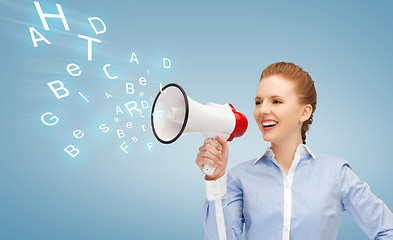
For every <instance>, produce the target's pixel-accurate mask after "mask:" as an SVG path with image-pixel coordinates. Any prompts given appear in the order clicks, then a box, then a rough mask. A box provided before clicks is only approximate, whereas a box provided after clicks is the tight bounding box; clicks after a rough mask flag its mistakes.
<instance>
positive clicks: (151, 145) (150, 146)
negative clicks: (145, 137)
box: [147, 142, 153, 151]
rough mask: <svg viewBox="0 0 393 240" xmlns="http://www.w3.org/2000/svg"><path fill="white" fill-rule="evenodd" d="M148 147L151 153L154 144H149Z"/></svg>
mask: <svg viewBox="0 0 393 240" xmlns="http://www.w3.org/2000/svg"><path fill="white" fill-rule="evenodd" d="M147 147H148V148H149V151H150V149H151V148H152V147H153V143H152V142H149V143H148V144H147Z"/></svg>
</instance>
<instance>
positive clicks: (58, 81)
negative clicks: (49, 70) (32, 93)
mask: <svg viewBox="0 0 393 240" xmlns="http://www.w3.org/2000/svg"><path fill="white" fill-rule="evenodd" d="M47 84H48V86H49V87H50V89H51V90H52V92H53V93H54V94H55V95H56V97H57V99H60V98H63V97H67V96H68V95H70V92H69V91H68V89H67V88H65V87H64V84H63V83H62V82H61V81H60V80H55V81H52V82H49V83H47ZM54 84H59V85H60V87H59V88H54V87H53V85H54ZM60 90H63V91H64V94H63V95H59V93H58V91H60Z"/></svg>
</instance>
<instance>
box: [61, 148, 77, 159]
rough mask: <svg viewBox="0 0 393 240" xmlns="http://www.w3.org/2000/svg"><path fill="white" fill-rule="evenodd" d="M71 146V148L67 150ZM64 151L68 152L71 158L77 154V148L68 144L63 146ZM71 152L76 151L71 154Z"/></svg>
mask: <svg viewBox="0 0 393 240" xmlns="http://www.w3.org/2000/svg"><path fill="white" fill-rule="evenodd" d="M70 148H71V150H69V149H70ZM64 151H65V152H66V153H68V154H69V155H70V156H71V157H72V158H74V157H75V156H76V155H78V154H79V149H77V148H75V147H74V145H68V146H67V147H66V148H64ZM72 152H76V153H75V154H73V153H72Z"/></svg>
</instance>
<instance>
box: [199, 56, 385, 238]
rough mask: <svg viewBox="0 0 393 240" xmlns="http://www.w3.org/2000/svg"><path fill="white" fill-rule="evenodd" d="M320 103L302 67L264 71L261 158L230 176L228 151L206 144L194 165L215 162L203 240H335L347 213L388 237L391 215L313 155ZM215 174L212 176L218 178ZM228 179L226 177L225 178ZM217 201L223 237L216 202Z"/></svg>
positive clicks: (329, 160)
mask: <svg viewBox="0 0 393 240" xmlns="http://www.w3.org/2000/svg"><path fill="white" fill-rule="evenodd" d="M316 104H317V93H316V90H315V86H314V81H313V80H312V79H311V77H310V75H309V74H308V73H307V72H305V71H303V69H302V68H300V67H299V66H297V65H295V64H293V63H285V62H278V63H274V64H271V65H269V66H268V67H267V68H266V69H265V70H264V71H263V72H262V76H261V79H260V83H259V86H258V89H257V93H256V97H255V110H254V118H255V120H256V122H257V124H258V126H259V129H260V131H261V133H262V135H263V139H264V140H265V141H268V142H270V143H271V146H270V147H269V148H268V149H267V150H266V152H265V153H264V154H263V155H262V157H260V158H257V159H254V160H252V161H247V162H244V163H242V164H240V165H238V166H236V167H234V168H232V169H230V170H229V171H228V173H226V171H225V169H226V166H227V163H228V152H229V148H228V145H227V142H226V140H225V139H223V138H218V141H219V144H218V143H217V142H214V141H212V140H211V139H206V140H205V143H204V145H203V146H201V147H200V149H199V153H198V156H197V159H196V162H197V165H198V166H202V165H203V163H207V162H209V161H214V162H215V163H216V164H217V165H218V167H217V168H216V172H217V173H219V174H213V176H215V177H205V185H206V197H207V200H206V202H205V211H204V212H205V218H204V219H205V221H204V227H205V239H225V237H222V236H225V235H226V236H227V237H228V239H239V238H240V236H241V234H242V232H243V225H245V229H246V238H247V239H283V240H289V239H336V238H337V232H338V229H339V225H340V221H341V216H342V214H343V212H344V211H348V212H349V213H350V214H351V215H352V217H353V218H354V219H355V221H356V222H357V223H358V225H359V226H360V227H361V228H362V230H363V231H364V232H365V233H366V234H367V236H368V237H369V238H370V239H392V238H393V214H392V212H391V211H390V210H389V208H388V207H387V206H386V205H385V203H384V202H382V201H381V200H380V199H378V198H377V197H376V196H375V195H374V194H373V193H372V192H371V191H370V188H369V186H368V184H367V183H365V182H363V181H361V180H360V179H359V178H358V177H357V176H356V175H355V173H354V172H353V171H352V168H351V166H350V164H349V163H348V162H347V161H345V160H344V159H342V158H339V157H336V156H333V155H330V154H319V155H317V156H316V155H315V154H314V153H313V152H312V151H311V149H310V148H309V147H308V146H307V145H306V132H307V131H308V129H309V126H310V124H311V123H312V117H313V113H314V111H315V108H316ZM216 172H215V173H216ZM227 176H228V177H227ZM215 201H222V206H223V212H224V218H225V220H224V222H225V231H226V232H225V234H222V232H223V231H224V230H223V229H222V228H221V227H217V226H221V225H220V224H218V223H220V221H221V222H222V221H223V220H220V218H217V217H216V210H215V209H214V202H215Z"/></svg>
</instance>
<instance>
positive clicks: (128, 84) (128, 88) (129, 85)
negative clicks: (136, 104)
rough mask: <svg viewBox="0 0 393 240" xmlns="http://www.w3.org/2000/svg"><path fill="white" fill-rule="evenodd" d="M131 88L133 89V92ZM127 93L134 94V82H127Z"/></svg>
mask: <svg viewBox="0 0 393 240" xmlns="http://www.w3.org/2000/svg"><path fill="white" fill-rule="evenodd" d="M129 90H132V91H131V92H130V91H129ZM126 93H127V94H134V84H132V83H126Z"/></svg>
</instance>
